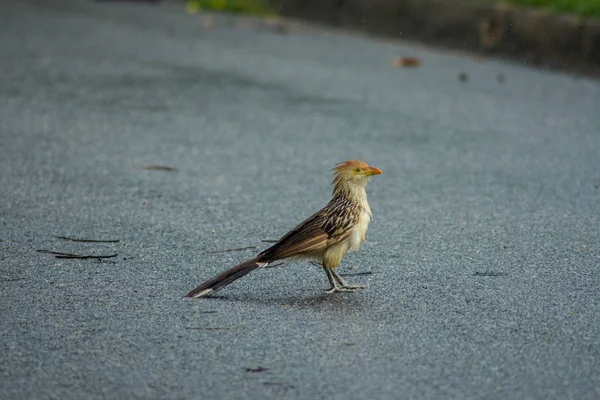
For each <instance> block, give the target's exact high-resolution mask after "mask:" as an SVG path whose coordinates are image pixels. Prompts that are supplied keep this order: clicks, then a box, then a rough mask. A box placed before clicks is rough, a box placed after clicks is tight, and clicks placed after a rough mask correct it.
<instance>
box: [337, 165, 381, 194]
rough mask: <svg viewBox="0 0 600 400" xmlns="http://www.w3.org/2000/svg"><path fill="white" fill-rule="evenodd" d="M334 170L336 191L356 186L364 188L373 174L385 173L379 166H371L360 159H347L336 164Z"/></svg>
mask: <svg viewBox="0 0 600 400" xmlns="http://www.w3.org/2000/svg"><path fill="white" fill-rule="evenodd" d="M333 170H334V171H335V172H334V174H335V177H334V179H333V182H332V184H333V186H334V189H333V192H334V193H339V192H340V191H344V190H349V189H350V190H352V189H354V188H362V189H364V187H365V186H367V183H368V182H369V179H370V178H371V176H373V175H379V174H383V171H381V170H380V169H379V168H375V167H371V166H370V165H368V164H367V163H366V162H364V161H359V160H347V161H344V162H342V163H339V164H336V166H335V167H334V168H333Z"/></svg>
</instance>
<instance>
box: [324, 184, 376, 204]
mask: <svg viewBox="0 0 600 400" xmlns="http://www.w3.org/2000/svg"><path fill="white" fill-rule="evenodd" d="M333 196H334V198H335V197H339V198H343V199H345V200H350V201H352V202H353V203H357V204H360V205H361V206H363V207H368V206H369V204H368V203H367V191H366V190H365V186H363V185H356V184H351V183H346V184H342V185H337V186H336V187H335V188H334V191H333Z"/></svg>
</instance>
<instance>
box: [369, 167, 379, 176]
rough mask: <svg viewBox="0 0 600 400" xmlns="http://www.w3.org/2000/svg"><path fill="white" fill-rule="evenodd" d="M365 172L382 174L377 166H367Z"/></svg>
mask: <svg viewBox="0 0 600 400" xmlns="http://www.w3.org/2000/svg"><path fill="white" fill-rule="evenodd" d="M367 172H368V174H369V175H380V174H383V171H382V170H380V169H379V168H375V167H369V168H368V169H367Z"/></svg>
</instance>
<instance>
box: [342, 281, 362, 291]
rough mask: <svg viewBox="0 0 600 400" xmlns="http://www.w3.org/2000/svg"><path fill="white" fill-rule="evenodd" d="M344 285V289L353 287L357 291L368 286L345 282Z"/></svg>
mask: <svg viewBox="0 0 600 400" xmlns="http://www.w3.org/2000/svg"><path fill="white" fill-rule="evenodd" d="M342 287H343V288H344V289H352V290H354V291H356V290H357V289H364V288H366V286H364V285H349V284H347V283H346V284H344V285H342Z"/></svg>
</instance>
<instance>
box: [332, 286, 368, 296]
mask: <svg viewBox="0 0 600 400" xmlns="http://www.w3.org/2000/svg"><path fill="white" fill-rule="evenodd" d="M364 287H365V286H362V285H344V286H332V287H330V288H329V289H327V290H325V293H327V294H332V293H354V292H356V291H357V290H358V289H363V288H364Z"/></svg>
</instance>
